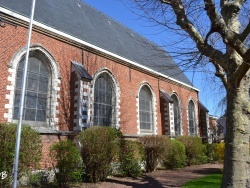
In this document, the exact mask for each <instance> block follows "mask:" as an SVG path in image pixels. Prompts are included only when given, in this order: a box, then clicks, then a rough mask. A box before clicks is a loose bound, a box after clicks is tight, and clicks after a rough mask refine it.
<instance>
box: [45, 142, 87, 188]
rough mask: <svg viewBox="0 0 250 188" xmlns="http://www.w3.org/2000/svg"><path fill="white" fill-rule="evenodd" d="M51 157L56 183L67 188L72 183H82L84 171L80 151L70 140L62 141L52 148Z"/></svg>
mask: <svg viewBox="0 0 250 188" xmlns="http://www.w3.org/2000/svg"><path fill="white" fill-rule="evenodd" d="M50 156H51V158H52V161H55V164H54V163H53V166H54V168H55V177H56V182H57V184H58V186H59V187H63V188H64V187H67V186H68V183H69V182H70V181H81V180H82V175H83V170H82V168H81V167H79V164H80V162H81V155H80V151H79V150H78V149H77V147H76V146H75V144H74V143H73V142H72V141H70V140H62V141H59V142H57V143H55V144H53V145H52V146H51V148H50Z"/></svg>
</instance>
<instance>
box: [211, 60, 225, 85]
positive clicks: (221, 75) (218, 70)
mask: <svg viewBox="0 0 250 188" xmlns="http://www.w3.org/2000/svg"><path fill="white" fill-rule="evenodd" d="M214 66H215V69H216V73H215V76H217V77H219V78H220V79H221V81H222V83H223V85H224V87H225V88H227V87H226V85H227V76H226V73H225V71H224V69H223V68H222V67H221V66H220V65H219V64H217V63H214Z"/></svg>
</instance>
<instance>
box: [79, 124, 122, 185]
mask: <svg viewBox="0 0 250 188" xmlns="http://www.w3.org/2000/svg"><path fill="white" fill-rule="evenodd" d="M118 135H119V132H118V131H117V130H116V129H114V128H111V127H104V126H103V127H98V126H96V127H92V128H90V129H87V130H85V131H83V132H81V133H80V134H79V136H78V139H79V141H80V143H81V146H82V148H81V154H82V159H83V163H84V165H85V166H86V168H87V172H88V174H89V177H90V181H92V182H98V181H105V180H106V178H107V176H108V175H109V174H110V172H111V163H112V162H113V161H114V160H115V159H118V154H119V140H120V139H119V136H118Z"/></svg>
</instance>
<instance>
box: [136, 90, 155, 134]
mask: <svg viewBox="0 0 250 188" xmlns="http://www.w3.org/2000/svg"><path fill="white" fill-rule="evenodd" d="M139 111H140V129H141V130H145V131H152V124H153V111H152V94H151V91H150V89H149V88H148V87H147V86H143V87H142V88H141V91H140V94H139Z"/></svg>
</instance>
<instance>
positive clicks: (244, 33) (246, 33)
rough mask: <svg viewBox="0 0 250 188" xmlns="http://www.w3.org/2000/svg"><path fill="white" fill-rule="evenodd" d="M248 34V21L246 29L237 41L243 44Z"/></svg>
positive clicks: (249, 31)
mask: <svg viewBox="0 0 250 188" xmlns="http://www.w3.org/2000/svg"><path fill="white" fill-rule="evenodd" d="M249 33H250V21H249V22H248V24H247V26H246V28H245V29H244V31H243V32H242V33H241V34H240V35H239V40H240V41H241V42H244V41H245V39H246V38H247V36H248V35H249Z"/></svg>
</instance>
